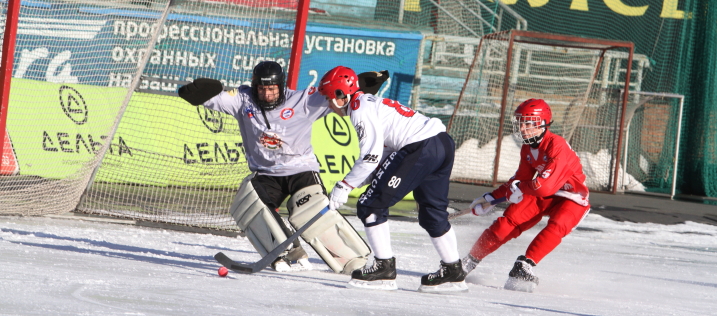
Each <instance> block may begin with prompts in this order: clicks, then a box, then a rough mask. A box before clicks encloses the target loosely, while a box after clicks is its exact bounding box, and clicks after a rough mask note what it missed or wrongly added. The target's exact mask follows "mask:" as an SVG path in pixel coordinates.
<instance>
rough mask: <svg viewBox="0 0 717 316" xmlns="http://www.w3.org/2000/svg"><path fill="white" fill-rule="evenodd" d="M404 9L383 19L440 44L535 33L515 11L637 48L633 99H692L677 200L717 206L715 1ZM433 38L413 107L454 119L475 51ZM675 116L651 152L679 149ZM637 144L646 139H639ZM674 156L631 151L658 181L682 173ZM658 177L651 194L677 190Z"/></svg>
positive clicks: (510, 1) (425, 2)
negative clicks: (715, 200)
mask: <svg viewBox="0 0 717 316" xmlns="http://www.w3.org/2000/svg"><path fill="white" fill-rule="evenodd" d="M399 3H400V2H399V1H389V0H378V1H377V4H376V6H375V14H374V18H375V20H378V21H383V22H384V23H385V24H391V23H395V24H401V25H413V26H415V27H419V28H422V29H425V28H429V29H430V31H431V32H433V34H434V35H438V36H459V37H463V38H477V37H479V36H475V34H480V35H483V34H487V33H493V32H497V31H502V30H507V29H516V28H521V27H525V25H524V24H521V23H520V19H516V18H515V17H514V16H512V15H511V12H510V10H512V11H514V12H516V13H517V14H518V15H519V16H520V17H522V18H523V19H525V22H526V24H527V28H526V29H527V30H529V31H539V32H547V33H558V34H567V35H578V36H583V37H590V38H603V39H612V40H622V41H630V42H633V43H635V54H636V56H637V57H644V59H645V62H644V65H643V66H644V67H642V68H638V69H637V70H635V72H634V73H633V76H635V77H637V81H636V82H635V83H634V84H633V85H632V86H631V90H632V91H649V92H664V93H674V94H681V95H684V96H685V103H684V116H683V130H682V137H681V138H682V139H681V147H682V148H681V150H680V157H679V158H680V161H681V162H680V164H679V167H678V176H677V193H682V194H693V195H706V196H710V197H717V183H715V181H713V180H714V179H717V162H716V161H717V159H715V158H717V157H715V156H717V153H716V151H717V150H716V149H715V148H716V147H717V136H715V135H717V131H716V130H715V129H716V128H715V125H717V109H716V108H715V107H717V82H716V81H715V79H714V77H715V75H716V74H715V72H716V71H717V46H716V45H715V44H717V26H716V25H715V23H714V21H715V20H717V13H715V6H714V1H710V0H664V1H640V0H620V1H617V0H615V1H587V0H572V1H558V0H553V1H549V0H505V1H503V4H500V3H498V2H497V1H495V2H494V1H488V0H441V1H438V0H435V1H432V0H406V1H405V5H404V8H403V9H404V10H403V13H400V8H399ZM428 39H429V41H427V44H426V46H425V47H424V56H423V57H424V59H423V62H424V65H423V69H422V70H423V72H422V74H419V75H422V76H419V77H420V78H419V79H420V83H421V85H420V93H418V94H416V95H414V100H416V102H415V104H413V106H415V107H418V108H419V109H421V107H423V109H422V110H424V111H425V112H428V114H434V115H435V116H439V117H441V115H443V117H444V116H445V115H446V114H449V113H450V111H449V110H448V109H449V108H450V107H452V105H453V104H455V100H456V98H457V93H456V91H457V90H458V91H459V90H460V87H455V86H456V85H455V82H454V81H450V80H448V79H443V78H460V77H461V76H463V78H465V76H466V75H467V74H466V72H461V71H460V69H461V68H464V69H465V70H466V71H467V69H468V67H469V65H468V64H466V63H465V61H464V60H461V58H464V57H465V55H466V54H464V53H465V52H467V51H469V50H470V49H471V48H473V49H474V48H475V46H473V47H468V46H469V45H467V44H465V42H464V41H463V43H464V44H461V42H462V40H457V41H453V42H451V41H450V40H443V41H441V40H434V39H431V38H428ZM431 40H433V42H431ZM473 52H474V50H473ZM450 54H453V55H450ZM461 54H463V55H461ZM441 66H444V68H441ZM436 78H441V79H436ZM451 86H452V88H450V87H451ZM661 111H662V110H658V109H657V108H655V107H652V108H650V107H647V108H643V109H642V110H639V112H636V113H635V119H636V120H638V121H639V120H643V119H645V118H649V117H650V116H651V115H655V113H659V112H661ZM674 111H675V110H674V108H673V109H672V110H670V111H668V112H669V113H666V116H665V117H663V119H664V120H667V121H669V122H670V124H669V125H665V126H663V127H661V128H664V132H663V133H662V134H661V136H662V139H661V140H659V141H658V140H656V139H653V140H652V141H654V142H655V143H654V144H650V145H649V146H647V145H646V146H647V147H649V148H654V147H656V146H657V147H659V146H662V147H665V146H672V145H673V144H674V139H675V136H676V135H675V132H676V129H675V128H674V126H675V123H676V122H675V120H676V119H677V118H676V117H677V116H676V113H675V112H674ZM645 122H646V121H642V123H636V126H633V127H631V129H638V128H642V129H645V128H648V127H647V126H644V124H646V123H645ZM634 133H637V132H634ZM631 137H641V136H637V135H634V134H633V136H631ZM647 141H648V138H644V140H643V143H644V142H647ZM645 150H648V149H645ZM649 150H653V149H649ZM673 152H674V148H672V149H668V150H665V151H664V152H662V153H661V154H659V155H657V154H655V153H652V152H649V151H645V152H642V153H635V152H632V151H631V152H630V153H628V158H629V160H632V159H638V161H639V158H634V157H639V156H640V155H642V156H643V157H649V160H650V163H649V164H650V166H651V167H650V168H649V172H648V173H659V174H663V175H664V174H669V173H670V172H669V170H671V168H672V167H671V163H672V158H671V156H672V153H673ZM622 158H624V157H621V159H622ZM645 159H647V158H645ZM638 165H639V163H638ZM644 165H645V164H644V162H643V166H644ZM635 166H637V165H635ZM628 168H630V167H629V165H628ZM638 173H639V172H638ZM646 174H647V173H645V174H643V175H641V176H645V175H646ZM651 178H652V180H645V181H646V182H645V185H646V186H647V190H648V191H655V192H662V191H664V190H665V188H666V186H668V184H667V183H668V182H671V181H673V180H671V179H668V180H657V177H656V176H651ZM662 178H663V179H664V176H663V177H662Z"/></svg>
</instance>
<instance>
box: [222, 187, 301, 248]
mask: <svg viewBox="0 0 717 316" xmlns="http://www.w3.org/2000/svg"><path fill="white" fill-rule="evenodd" d="M253 177H254V175H253V174H252V175H249V176H248V177H246V178H245V179H244V181H243V182H242V184H241V186H240V187H239V191H237V194H236V196H235V197H234V202H232V206H231V208H230V209H229V211H230V213H231V215H232V217H233V218H234V220H235V221H236V223H237V226H239V228H240V229H241V230H242V231H244V234H245V235H246V237H247V238H248V239H249V242H251V244H252V245H253V246H254V248H255V249H256V251H257V252H259V254H260V255H261V256H262V257H263V256H266V254H268V253H269V252H270V251H271V250H273V249H274V248H276V246H278V245H279V244H281V243H282V242H284V240H286V238H287V236H286V233H284V230H283V229H282V228H281V226H280V225H279V223H278V222H277V220H276V218H275V217H274V214H272V212H273V211H272V210H270V209H269V208H268V207H267V206H266V205H265V204H264V202H262V201H261V199H260V198H259V195H258V194H257V193H256V191H254V186H253V185H252V184H251V179H252V178H253Z"/></svg>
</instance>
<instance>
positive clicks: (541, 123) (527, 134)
mask: <svg viewBox="0 0 717 316" xmlns="http://www.w3.org/2000/svg"><path fill="white" fill-rule="evenodd" d="M552 119H553V113H552V111H551V110H550V106H549V105H548V103H546V102H545V101H544V100H542V99H528V100H525V101H523V103H521V104H520V105H518V108H516V109H515V113H514V116H513V132H515V133H516V134H517V135H518V136H520V137H521V138H522V139H523V142H524V143H526V144H537V143H540V141H541V140H542V139H543V135H545V129H547V128H548V126H550V124H551V123H552Z"/></svg>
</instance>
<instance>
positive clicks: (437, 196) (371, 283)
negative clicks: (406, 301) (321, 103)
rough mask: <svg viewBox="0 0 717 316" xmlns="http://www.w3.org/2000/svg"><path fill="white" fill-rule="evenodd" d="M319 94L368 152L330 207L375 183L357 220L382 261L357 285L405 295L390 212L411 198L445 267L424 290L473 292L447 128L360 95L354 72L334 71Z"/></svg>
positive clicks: (360, 274) (355, 277) (362, 273)
mask: <svg viewBox="0 0 717 316" xmlns="http://www.w3.org/2000/svg"><path fill="white" fill-rule="evenodd" d="M319 93H321V94H322V95H323V96H325V97H326V99H327V100H329V102H330V104H329V106H330V107H331V108H332V109H333V110H334V111H335V112H336V113H338V114H339V115H348V116H350V118H351V122H352V123H353V125H354V127H355V128H356V132H357V134H358V138H359V147H360V154H359V159H358V160H356V162H355V164H354V166H353V168H352V169H351V171H350V172H349V173H348V174H347V175H346V177H345V178H344V179H343V181H340V182H338V183H337V184H336V186H335V187H334V189H333V191H331V195H330V196H329V199H330V202H329V203H330V204H329V205H330V207H331V209H336V208H338V207H339V206H340V205H342V204H343V203H346V201H347V199H348V195H349V192H351V190H352V189H354V188H357V187H360V186H362V185H364V184H369V187H368V188H367V189H366V191H365V192H364V193H363V194H361V196H360V197H359V200H358V204H357V206H356V208H357V216H358V217H359V218H360V219H361V221H362V222H363V224H364V227H365V230H366V237H367V238H368V242H369V244H370V245H371V249H372V250H373V252H374V259H375V260H374V263H373V265H371V266H366V267H364V268H362V269H357V270H356V271H354V272H353V273H352V274H351V281H349V286H352V287H359V288H370V289H386V290H392V289H397V286H396V258H395V257H394V255H393V251H392V249H391V239H390V232H389V227H388V221H387V219H388V208H389V207H391V206H393V205H394V204H396V203H397V202H398V201H400V200H401V199H403V198H404V197H405V196H406V195H407V194H408V193H409V192H411V191H413V196H414V198H415V199H416V202H417V203H418V206H419V209H418V223H419V225H421V227H423V228H424V229H425V230H426V232H428V235H429V236H430V237H431V241H432V242H433V245H434V247H435V249H436V250H437V251H438V254H439V255H440V257H441V264H440V269H439V270H438V271H437V272H435V273H430V274H427V275H424V276H423V277H422V278H421V287H420V288H419V291H422V292H444V291H467V290H468V287H467V286H466V284H465V282H464V279H465V273H464V272H463V269H462V266H461V260H460V257H459V254H458V246H457V242H456V235H455V232H454V231H453V229H452V228H451V224H450V223H449V222H448V212H447V211H446V208H447V207H448V184H449V176H450V174H451V170H452V169H453V159H454V155H455V143H454V142H453V139H452V138H451V137H450V136H449V135H448V134H447V133H446V127H445V126H444V125H443V123H442V122H441V121H440V120H439V119H436V118H428V117H426V116H424V115H422V114H420V113H418V112H416V111H414V110H412V109H410V108H408V107H406V106H403V105H401V104H400V103H399V102H397V101H394V100H390V99H385V98H380V97H377V96H375V95H372V94H365V93H363V92H361V91H359V86H358V78H357V76H356V73H355V72H354V71H353V70H351V69H350V68H347V67H343V66H338V67H336V68H334V69H332V70H330V71H329V72H327V73H326V74H325V75H324V76H323V78H322V79H321V82H320V84H319Z"/></svg>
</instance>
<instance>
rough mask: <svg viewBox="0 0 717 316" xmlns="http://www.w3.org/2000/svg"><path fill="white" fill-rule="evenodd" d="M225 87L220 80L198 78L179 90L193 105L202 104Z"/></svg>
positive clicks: (179, 93) (181, 95)
mask: <svg viewBox="0 0 717 316" xmlns="http://www.w3.org/2000/svg"><path fill="white" fill-rule="evenodd" d="M223 89H224V87H223V86H222V83H221V82H220V81H219V80H215V79H208V78H198V79H196V80H194V81H192V82H191V83H189V84H186V85H183V86H181V87H180V88H179V90H177V94H178V95H179V97H181V98H182V99H184V100H185V101H187V102H189V104H191V105H200V104H204V102H207V101H209V99H211V98H213V97H214V96H216V95H217V94H219V93H221V92H222V90H223Z"/></svg>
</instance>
